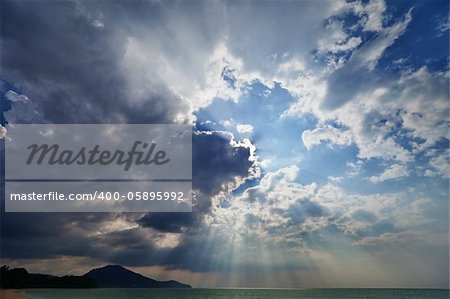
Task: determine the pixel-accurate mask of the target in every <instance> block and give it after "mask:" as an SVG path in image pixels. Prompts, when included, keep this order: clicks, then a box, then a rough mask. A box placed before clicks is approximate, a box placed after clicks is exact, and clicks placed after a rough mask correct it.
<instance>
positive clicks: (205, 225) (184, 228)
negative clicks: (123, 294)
mask: <svg viewBox="0 0 450 299" xmlns="http://www.w3.org/2000/svg"><path fill="white" fill-rule="evenodd" d="M5 3H6V4H5V5H4V7H3V8H2V9H3V14H4V16H5V17H4V18H2V27H3V28H4V30H3V31H2V42H3V46H2V47H3V51H2V64H3V69H4V70H3V72H2V73H3V74H2V85H1V87H2V97H3V98H2V99H3V100H2V106H1V107H2V109H3V110H4V114H3V116H4V120H3V122H4V123H5V122H9V123H191V124H192V125H193V127H194V134H195V135H194V144H193V151H194V157H193V165H194V173H193V176H194V191H195V192H196V193H197V195H198V198H199V203H198V205H197V206H194V212H193V213H192V214H189V215H180V214H176V213H174V214H170V213H169V214H164V215H156V214H147V215H137V214H133V215H129V214H128V215H124V214H119V215H96V216H91V218H89V215H84V216H83V215H77V216H76V217H75V216H73V217H71V218H70V219H71V222H69V221H68V220H67V216H66V215H59V216H58V215H52V217H54V218H55V221H56V222H57V223H60V224H61V226H60V228H59V229H56V228H52V227H47V226H44V227H43V228H42V229H40V230H38V231H33V230H27V231H19V232H16V231H15V230H16V229H14V228H13V227H14V224H15V223H18V221H19V220H21V221H31V220H24V219H22V218H21V217H22V216H20V215H18V216H15V218H14V217H12V216H9V217H3V218H4V219H3V221H4V222H5V223H2V224H3V225H4V227H6V229H8V228H11V232H9V233H8V232H6V233H5V232H3V235H4V239H5V244H7V245H6V248H3V253H4V258H5V260H6V261H7V262H8V263H9V264H11V265H24V264H26V265H28V266H29V267H30V268H31V269H34V270H36V271H38V270H39V271H40V270H45V269H47V270H48V271H51V272H53V273H65V272H68V271H72V272H73V273H82V271H84V270H85V269H88V268H89V267H92V266H97V265H101V264H104V263H121V264H124V265H125V266H128V267H132V268H133V269H136V270H138V271H140V272H143V273H145V274H148V275H150V276H153V277H157V278H167V277H171V278H177V279H179V280H183V281H186V282H189V283H191V284H193V285H194V286H207V287H209V286H225V287H229V286H241V287H244V286H250V287H267V286H269V287H445V288H447V287H448V281H449V272H448V229H449V224H448V190H449V189H448V188H449V185H448V175H449V149H448V147H449V136H448V124H449V118H448V116H449V112H450V111H449V88H448V86H449V85H448V84H449V81H448V80H449V70H448V59H449V56H448V55H449V46H448V45H449V20H448V12H449V3H448V1H438V0H435V1H383V0H374V1H347V2H346V1H284V2H278V1H263V2H257V1H247V2H235V1H228V2H227V1H217V2H209V1H204V2H197V1H194V2H188V3H186V2H177V1H173V2H172V1H171V2H147V1H134V2H127V3H119V2H90V1H74V2H66V3H59V2H58V3H57V5H55V3H50V2H42V3H41V2H39V3H33V4H32V5H30V3H24V2H19V1H5ZM49 3H50V4H53V5H50V4H49ZM25 4H27V5H25ZM19 24H20V26H19ZM6 130H7V127H6V129H3V130H2V132H4V133H6ZM6 134H7V133H6ZM201 158H202V159H203V160H202V159H201ZM205 159H206V161H205ZM33 217H35V219H34V221H43V220H42V219H43V218H42V217H43V216H42V215H34V216H33ZM64 217H66V218H64ZM87 218H89V219H91V220H89V221H90V223H91V226H89V227H87V226H84V225H81V223H84V222H85V221H86V219H87ZM5 219H6V220H5ZM90 229H94V230H96V232H97V234H94V235H93V234H91V233H90V231H89V230H90ZM54 230H57V231H56V232H55V231H54ZM49 232H52V233H56V234H61V235H64V236H65V237H64V238H66V239H67V240H68V242H69V243H70V240H73V239H75V238H81V239H82V240H84V242H85V245H84V246H82V247H80V246H78V245H73V247H71V246H56V245H54V246H55V248H53V247H52V246H53V245H52V246H50V248H47V249H45V250H41V251H42V254H36V255H31V254H29V253H27V252H28V251H27V250H32V249H34V250H37V249H42V248H44V247H45V246H48V245H47V244H48V242H50V241H49V239H47V237H48V235H49ZM36 236H38V237H39V236H41V238H40V239H39V241H36V238H35V237H36ZM45 236H47V237H45ZM19 240H21V244H24V243H26V244H28V245H24V249H23V250H16V248H15V247H14V246H15V245H14V244H18V242H19ZM27 241H28V242H27ZM130 242H131V244H135V245H136V246H133V248H131V249H130V247H129V246H126V245H127V244H130ZM133 242H134V243H133ZM110 246H114V248H116V251H115V253H114V254H106V255H100V254H97V253H92V251H93V250H100V249H105V248H109V247H110ZM41 251H39V250H38V251H37V252H41ZM61 260H65V261H67V266H65V265H62V264H61Z"/></svg>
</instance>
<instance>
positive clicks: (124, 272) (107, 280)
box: [83, 265, 191, 288]
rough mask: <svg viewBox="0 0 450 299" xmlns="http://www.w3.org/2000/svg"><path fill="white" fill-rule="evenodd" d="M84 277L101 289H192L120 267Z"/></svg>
mask: <svg viewBox="0 0 450 299" xmlns="http://www.w3.org/2000/svg"><path fill="white" fill-rule="evenodd" d="M83 277H88V278H91V279H93V280H95V281H96V282H97V284H98V287H99V288H191V286H190V285H188V284H183V283H180V282H178V281H175V280H168V281H158V280H154V279H151V278H148V277H145V276H143V275H141V274H139V273H136V272H133V271H130V270H128V269H126V268H124V267H122V266H120V265H108V266H104V267H102V268H97V269H93V270H91V271H89V272H88V273H86V274H84V275H83Z"/></svg>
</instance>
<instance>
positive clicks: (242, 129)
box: [236, 124, 253, 134]
mask: <svg viewBox="0 0 450 299" xmlns="http://www.w3.org/2000/svg"><path fill="white" fill-rule="evenodd" d="M236 129H237V131H238V132H239V133H241V134H246V133H253V126H252V125H249V124H239V125H237V126H236Z"/></svg>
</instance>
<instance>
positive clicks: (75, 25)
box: [1, 1, 187, 123]
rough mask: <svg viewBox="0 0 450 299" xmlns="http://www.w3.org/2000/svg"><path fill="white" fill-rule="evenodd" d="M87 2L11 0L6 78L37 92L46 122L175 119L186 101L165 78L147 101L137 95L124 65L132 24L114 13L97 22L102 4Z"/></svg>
mask: <svg viewBox="0 0 450 299" xmlns="http://www.w3.org/2000/svg"><path fill="white" fill-rule="evenodd" d="M85 4H86V3H77V2H67V1H58V2H45V1H35V2H32V1H23V2H21V1H4V2H3V3H2V21H1V27H2V31H1V38H2V51H1V62H2V79H3V80H5V81H7V82H12V83H14V84H15V85H16V86H17V87H18V88H20V90H21V92H22V93H24V94H26V95H27V96H28V97H29V98H30V99H31V100H32V102H33V104H35V105H36V106H37V109H38V110H39V111H40V112H41V113H42V115H43V119H42V121H43V122H54V123H123V122H125V123H171V122H173V119H174V116H175V115H176V114H177V113H180V112H183V111H185V110H187V105H186V103H185V102H184V101H182V100H181V99H180V98H178V97H177V96H175V95H174V94H172V93H171V92H170V91H169V89H168V87H167V86H166V85H165V84H164V83H163V82H158V83H155V89H154V91H153V92H151V93H149V94H147V95H146V97H147V98H146V100H145V101H142V102H139V103H135V102H133V99H130V98H129V96H128V95H127V93H126V92H125V90H126V82H125V78H124V74H123V70H122V69H121V68H120V63H121V61H122V59H123V55H124V52H125V45H126V37H127V36H129V35H131V34H132V33H130V32H127V30H129V29H130V28H127V27H126V26H123V28H118V27H117V26H113V25H114V24H115V23H114V22H112V21H111V22H110V26H108V27H101V28H99V27H98V26H95V22H96V21H98V20H96V19H95V18H94V17H93V16H92V14H94V12H95V10H93V9H92V8H91V7H86V6H85ZM87 4H88V3H87ZM130 7H131V6H130ZM133 7H134V9H137V7H135V6H133ZM125 15H127V14H125ZM106 17H111V18H112V17H113V16H109V15H107V16H106ZM135 75H136V76H139V75H140V74H135ZM156 87H157V88H156ZM18 121H21V122H27V120H26V119H19V120H18Z"/></svg>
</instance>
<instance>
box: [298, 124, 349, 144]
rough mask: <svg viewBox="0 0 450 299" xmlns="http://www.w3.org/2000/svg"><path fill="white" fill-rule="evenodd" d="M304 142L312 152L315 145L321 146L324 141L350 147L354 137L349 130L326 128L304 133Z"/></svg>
mask: <svg viewBox="0 0 450 299" xmlns="http://www.w3.org/2000/svg"><path fill="white" fill-rule="evenodd" d="M302 141H303V144H304V145H305V147H306V148H307V149H308V150H310V149H311V148H312V147H313V146H314V145H319V144H320V143H321V142H322V141H329V142H330V143H331V144H335V145H342V146H349V145H351V144H352V143H353V137H352V135H351V132H350V131H349V130H342V129H338V128H335V127H332V126H324V127H320V128H315V129H314V130H306V131H304V132H303V133H302Z"/></svg>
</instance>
